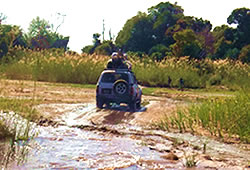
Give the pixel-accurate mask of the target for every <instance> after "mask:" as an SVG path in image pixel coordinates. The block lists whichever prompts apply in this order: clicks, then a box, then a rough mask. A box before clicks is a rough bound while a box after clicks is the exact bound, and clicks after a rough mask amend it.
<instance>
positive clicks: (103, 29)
mask: <svg viewBox="0 0 250 170" xmlns="http://www.w3.org/2000/svg"><path fill="white" fill-rule="evenodd" d="M104 33H105V23H104V19H103V25H102V41H104Z"/></svg>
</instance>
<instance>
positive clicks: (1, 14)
mask: <svg viewBox="0 0 250 170" xmlns="http://www.w3.org/2000/svg"><path fill="white" fill-rule="evenodd" d="M6 19H7V16H6V15H4V14H3V13H0V25H1V24H2V22H3V21H4V20H6Z"/></svg>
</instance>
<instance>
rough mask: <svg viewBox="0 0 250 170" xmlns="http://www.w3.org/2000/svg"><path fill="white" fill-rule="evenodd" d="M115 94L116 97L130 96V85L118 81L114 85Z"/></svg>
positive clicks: (123, 81)
mask: <svg viewBox="0 0 250 170" xmlns="http://www.w3.org/2000/svg"><path fill="white" fill-rule="evenodd" d="M113 88H114V92H115V94H116V95H119V96H124V95H126V94H128V83H127V82H126V81H125V80H122V79H121V80H117V81H116V82H115V83H114V87H113Z"/></svg>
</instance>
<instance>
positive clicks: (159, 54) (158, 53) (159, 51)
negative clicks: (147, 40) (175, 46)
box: [148, 44, 168, 61]
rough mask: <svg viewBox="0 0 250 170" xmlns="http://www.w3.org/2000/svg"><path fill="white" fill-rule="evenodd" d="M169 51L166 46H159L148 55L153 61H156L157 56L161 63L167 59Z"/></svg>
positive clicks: (154, 47)
mask: <svg viewBox="0 0 250 170" xmlns="http://www.w3.org/2000/svg"><path fill="white" fill-rule="evenodd" d="M167 51H168V48H167V47H166V46H165V45H163V44H157V45H155V46H153V47H152V48H151V49H150V50H149V52H148V54H149V55H150V56H151V57H152V58H153V59H155V58H154V57H155V56H157V58H156V60H158V61H160V60H162V59H163V58H164V57H165V55H166V52H167Z"/></svg>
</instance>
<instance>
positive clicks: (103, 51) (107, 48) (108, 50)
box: [94, 41, 114, 55]
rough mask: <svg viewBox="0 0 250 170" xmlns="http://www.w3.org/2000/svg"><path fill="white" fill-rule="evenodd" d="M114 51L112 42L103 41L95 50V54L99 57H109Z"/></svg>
mask: <svg viewBox="0 0 250 170" xmlns="http://www.w3.org/2000/svg"><path fill="white" fill-rule="evenodd" d="M113 50H114V44H113V42H112V41H103V42H102V43H101V44H100V45H99V46H98V47H96V48H95V51H94V52H95V53H96V54H99V55H111V54H112V52H113Z"/></svg>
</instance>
